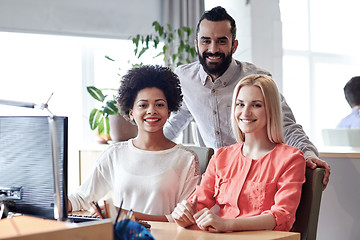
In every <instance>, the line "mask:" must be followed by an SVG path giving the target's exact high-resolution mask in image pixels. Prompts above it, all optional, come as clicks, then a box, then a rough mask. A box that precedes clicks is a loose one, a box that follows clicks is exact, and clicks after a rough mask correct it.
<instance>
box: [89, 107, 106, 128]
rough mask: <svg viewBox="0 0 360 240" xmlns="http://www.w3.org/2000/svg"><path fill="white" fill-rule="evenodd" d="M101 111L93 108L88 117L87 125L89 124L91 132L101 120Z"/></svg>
mask: <svg viewBox="0 0 360 240" xmlns="http://www.w3.org/2000/svg"><path fill="white" fill-rule="evenodd" d="M103 115H104V113H103V111H101V110H99V109H96V108H94V109H93V110H92V111H91V113H90V116H89V124H90V128H91V130H95V128H96V127H97V126H98V125H99V121H101V119H102V118H103Z"/></svg>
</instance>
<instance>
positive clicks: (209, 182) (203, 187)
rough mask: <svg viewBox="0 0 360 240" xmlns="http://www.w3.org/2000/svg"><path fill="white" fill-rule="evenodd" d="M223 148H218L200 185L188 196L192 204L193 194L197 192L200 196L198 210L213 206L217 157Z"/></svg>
mask: <svg viewBox="0 0 360 240" xmlns="http://www.w3.org/2000/svg"><path fill="white" fill-rule="evenodd" d="M219 151H221V150H218V151H217V153H215V155H213V156H212V158H211V159H210V161H209V164H208V166H207V168H206V171H205V173H204V174H203V175H202V178H201V182H200V185H198V186H197V187H196V190H195V192H194V193H193V194H191V196H190V197H189V198H188V202H190V203H191V204H192V199H193V196H194V195H195V194H196V195H197V196H198V204H197V208H198V209H197V210H198V211H199V210H201V209H203V208H208V209H210V208H212V207H213V206H214V205H215V203H216V201H215V197H214V196H215V179H216V177H215V176H216V159H217V158H218V153H219Z"/></svg>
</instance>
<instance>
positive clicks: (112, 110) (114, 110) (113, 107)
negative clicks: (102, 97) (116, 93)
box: [104, 100, 119, 115]
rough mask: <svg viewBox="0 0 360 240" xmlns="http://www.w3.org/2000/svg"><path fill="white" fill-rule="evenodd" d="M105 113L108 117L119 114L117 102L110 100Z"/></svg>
mask: <svg viewBox="0 0 360 240" xmlns="http://www.w3.org/2000/svg"><path fill="white" fill-rule="evenodd" d="M104 113H105V114H108V115H116V114H119V109H118V107H117V102H116V101H115V100H110V101H107V102H106V105H105V107H104Z"/></svg>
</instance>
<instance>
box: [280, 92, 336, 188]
mask: <svg viewBox="0 0 360 240" xmlns="http://www.w3.org/2000/svg"><path fill="white" fill-rule="evenodd" d="M280 100H281V108H282V114H283V121H284V123H283V124H284V137H285V142H286V144H288V145H291V146H293V147H297V148H298V149H300V150H301V151H302V152H303V153H304V156H305V159H306V166H307V167H309V168H311V169H314V168H316V167H317V166H318V167H322V168H324V170H325V177H324V180H323V184H324V189H325V188H326V186H327V184H328V183H329V176H330V166H329V164H327V162H325V161H323V160H321V159H320V158H319V157H318V155H319V153H318V151H317V149H316V147H315V146H314V144H313V143H312V142H311V141H310V140H309V137H308V136H307V135H306V133H305V132H304V130H303V128H302V126H301V125H300V124H297V123H296V120H295V117H294V115H293V113H292V111H291V109H290V107H289V106H288V104H287V103H286V100H285V98H284V96H283V95H280Z"/></svg>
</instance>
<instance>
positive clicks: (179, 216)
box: [171, 195, 197, 227]
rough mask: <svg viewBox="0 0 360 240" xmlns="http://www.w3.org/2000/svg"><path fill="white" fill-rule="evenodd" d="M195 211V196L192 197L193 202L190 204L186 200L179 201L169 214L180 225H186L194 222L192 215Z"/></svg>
mask: <svg viewBox="0 0 360 240" xmlns="http://www.w3.org/2000/svg"><path fill="white" fill-rule="evenodd" d="M196 212H197V196H196V195H195V196H194V198H193V204H190V203H189V202H188V201H186V200H183V201H182V202H181V203H178V204H177V206H176V208H175V209H174V211H173V212H172V213H171V216H172V217H173V219H174V220H175V222H176V223H177V224H178V225H179V226H181V227H188V226H190V225H193V224H195V219H194V217H193V215H194V214H195V213H196Z"/></svg>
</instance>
